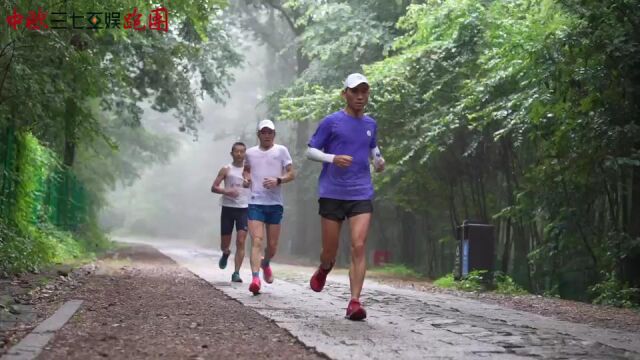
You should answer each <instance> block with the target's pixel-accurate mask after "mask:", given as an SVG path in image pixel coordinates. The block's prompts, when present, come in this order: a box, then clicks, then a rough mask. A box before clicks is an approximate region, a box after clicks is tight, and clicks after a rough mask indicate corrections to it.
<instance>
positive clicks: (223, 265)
mask: <svg viewBox="0 0 640 360" xmlns="http://www.w3.org/2000/svg"><path fill="white" fill-rule="evenodd" d="M230 254H231V252H228V253H226V254H225V253H222V256H221V257H220V261H218V266H219V267H220V269H224V268H226V267H227V260H228V259H229V255H230Z"/></svg>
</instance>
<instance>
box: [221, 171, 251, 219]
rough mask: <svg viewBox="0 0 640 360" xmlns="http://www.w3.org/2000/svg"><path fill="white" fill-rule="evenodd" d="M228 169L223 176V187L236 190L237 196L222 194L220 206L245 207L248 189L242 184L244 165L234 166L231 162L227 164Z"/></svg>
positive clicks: (247, 199)
mask: <svg viewBox="0 0 640 360" xmlns="http://www.w3.org/2000/svg"><path fill="white" fill-rule="evenodd" d="M227 168H228V169H229V170H228V171H227V176H226V177H225V178H224V188H225V189H226V190H228V189H236V190H238V193H239V195H238V197H237V198H232V197H229V196H226V195H222V206H228V207H234V208H246V207H248V206H249V193H250V191H251V190H250V189H248V188H244V187H243V186H242V170H244V166H241V167H235V166H233V164H229V165H227Z"/></svg>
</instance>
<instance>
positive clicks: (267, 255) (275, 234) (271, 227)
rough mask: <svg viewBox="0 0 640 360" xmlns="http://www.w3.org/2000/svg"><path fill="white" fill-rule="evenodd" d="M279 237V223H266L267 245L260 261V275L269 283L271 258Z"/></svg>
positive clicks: (271, 276)
mask: <svg viewBox="0 0 640 360" xmlns="http://www.w3.org/2000/svg"><path fill="white" fill-rule="evenodd" d="M279 239H280V224H267V247H266V249H264V260H263V261H262V264H261V265H262V275H263V276H264V281H266V282H267V283H269V284H271V283H272V282H273V271H272V270H271V264H270V262H271V259H273V257H274V256H276V252H277V251H278V240H279Z"/></svg>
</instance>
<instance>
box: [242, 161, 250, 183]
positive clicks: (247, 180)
mask: <svg viewBox="0 0 640 360" xmlns="http://www.w3.org/2000/svg"><path fill="white" fill-rule="evenodd" d="M242 180H243V182H242V186H244V187H246V188H248V187H249V186H250V185H251V166H250V165H249V163H247V162H246V161H245V163H244V169H243V170H242Z"/></svg>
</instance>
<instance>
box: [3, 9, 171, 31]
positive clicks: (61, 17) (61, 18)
mask: <svg viewBox="0 0 640 360" xmlns="http://www.w3.org/2000/svg"><path fill="white" fill-rule="evenodd" d="M144 15H146V14H143V13H140V12H139V11H138V8H137V7H134V8H133V11H132V12H128V13H126V14H124V17H121V16H120V12H117V11H103V12H97V11H91V12H87V13H85V14H84V15H83V14H76V12H75V11H74V12H71V14H68V13H66V12H52V13H51V17H49V12H48V11H43V10H42V8H38V9H37V10H29V11H27V15H26V16H25V15H23V14H21V13H20V12H18V9H16V8H14V9H13V12H12V13H11V14H9V15H7V16H6V17H5V20H6V22H7V25H9V27H10V28H11V29H13V30H20V29H21V28H22V26H24V29H27V30H47V29H49V28H51V29H54V30H55V29H88V30H96V29H119V28H120V24H121V23H122V28H123V29H125V30H129V29H133V30H135V31H145V30H155V31H163V32H169V11H168V10H167V8H165V7H164V6H159V7H157V8H154V9H152V10H151V12H150V13H149V14H148V15H147V16H144ZM121 19H122V20H124V21H122V22H121V21H120V20H121ZM47 20H49V23H47V22H46V21H47ZM143 20H146V22H143ZM50 26H51V27H50Z"/></svg>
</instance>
